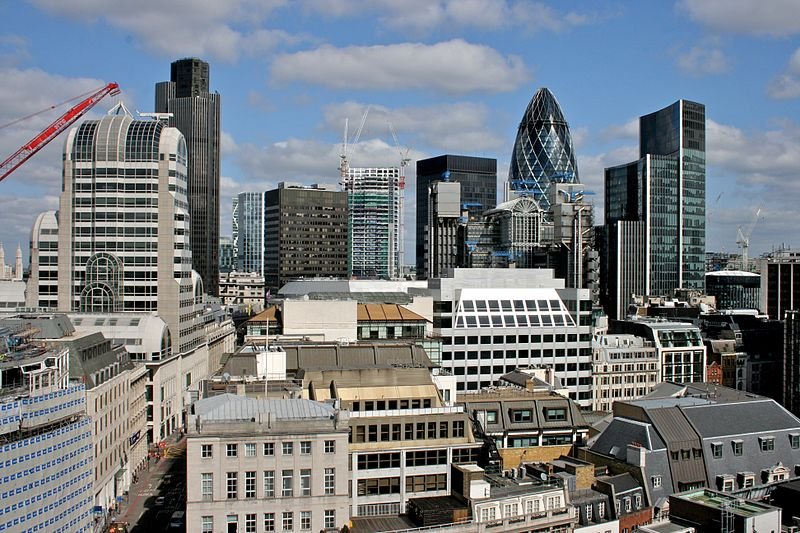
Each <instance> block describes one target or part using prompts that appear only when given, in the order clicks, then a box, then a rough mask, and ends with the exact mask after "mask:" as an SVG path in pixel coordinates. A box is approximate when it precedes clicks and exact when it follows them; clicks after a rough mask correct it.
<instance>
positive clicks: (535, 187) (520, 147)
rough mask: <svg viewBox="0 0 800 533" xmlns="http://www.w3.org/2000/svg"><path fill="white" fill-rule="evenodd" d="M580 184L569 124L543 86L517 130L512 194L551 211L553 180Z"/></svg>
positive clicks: (511, 172)
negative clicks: (548, 189) (550, 196)
mask: <svg viewBox="0 0 800 533" xmlns="http://www.w3.org/2000/svg"><path fill="white" fill-rule="evenodd" d="M552 182H556V183H580V180H579V179H578V165H577V163H575V150H574V149H573V147H572V137H571V136H570V133H569V125H568V124H567V121H566V120H565V119H564V114H563V113H562V112H561V106H559V105H558V101H557V100H556V97H555V96H553V93H551V92H550V91H549V90H548V89H547V88H545V87H542V88H541V89H539V90H538V91H536V94H535V95H533V98H532V99H531V101H530V103H529V104H528V107H527V109H526V110H525V114H524V115H523V116H522V121H521V122H520V123H519V129H518V130H517V139H516V141H515V142H514V151H513V152H512V153H511V167H510V168H509V171H508V189H509V193H510V194H509V196H510V195H511V194H514V193H516V194H523V195H529V196H533V198H534V199H535V200H536V201H537V203H538V204H539V207H541V208H542V210H544V211H549V210H550V200H549V198H548V197H547V188H548V186H549V185H550V183H552Z"/></svg>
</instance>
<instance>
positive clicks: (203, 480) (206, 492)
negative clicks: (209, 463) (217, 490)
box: [200, 472, 214, 500]
mask: <svg viewBox="0 0 800 533" xmlns="http://www.w3.org/2000/svg"><path fill="white" fill-rule="evenodd" d="M200 497H201V498H202V499H204V500H213V499H214V474H212V473H209V472H204V473H202V474H200Z"/></svg>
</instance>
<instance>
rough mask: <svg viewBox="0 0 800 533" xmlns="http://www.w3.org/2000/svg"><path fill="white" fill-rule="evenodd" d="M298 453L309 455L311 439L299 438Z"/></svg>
mask: <svg viewBox="0 0 800 533" xmlns="http://www.w3.org/2000/svg"><path fill="white" fill-rule="evenodd" d="M300 455H311V441H310V440H301V441H300Z"/></svg>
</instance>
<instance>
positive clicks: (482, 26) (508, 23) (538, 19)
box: [303, 0, 594, 34]
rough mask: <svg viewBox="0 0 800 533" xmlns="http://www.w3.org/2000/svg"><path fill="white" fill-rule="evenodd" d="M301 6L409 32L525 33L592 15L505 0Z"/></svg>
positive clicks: (343, 1) (560, 27)
mask: <svg viewBox="0 0 800 533" xmlns="http://www.w3.org/2000/svg"><path fill="white" fill-rule="evenodd" d="M303 6H304V8H305V9H306V11H308V12H316V13H324V14H325V15H326V16H330V17H350V16H358V15H364V14H376V15H377V16H378V19H379V21H380V23H381V24H382V25H383V26H385V27H388V28H392V29H393V30H396V31H403V32H406V33H409V32H410V33H412V34H422V33H429V32H432V31H442V30H444V31H448V30H450V31H452V30H458V29H462V28H466V29H470V30H476V31H483V32H485V31H496V30H502V29H507V28H512V27H517V28H520V29H521V30H522V31H524V32H526V33H536V32H540V31H552V32H562V31H566V30H568V29H570V28H572V27H575V26H582V25H585V24H588V23H589V22H590V21H591V20H592V19H593V18H594V16H592V15H588V14H581V13H576V12H564V13H562V12H558V11H556V10H555V9H553V8H552V7H550V6H548V5H547V4H545V3H543V2H531V1H507V0H361V1H357V0H306V1H305V2H304V3H303Z"/></svg>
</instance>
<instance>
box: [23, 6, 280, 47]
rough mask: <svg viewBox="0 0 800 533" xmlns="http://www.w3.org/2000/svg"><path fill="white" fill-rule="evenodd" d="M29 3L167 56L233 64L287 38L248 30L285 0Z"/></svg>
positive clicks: (277, 33) (265, 31)
mask: <svg viewBox="0 0 800 533" xmlns="http://www.w3.org/2000/svg"><path fill="white" fill-rule="evenodd" d="M31 1H32V2H33V3H34V5H36V6H37V7H39V8H40V9H42V10H43V11H46V12H48V13H51V14H56V15H61V16H65V17H69V18H72V19H74V20H77V21H80V22H87V21H88V22H95V21H97V20H103V21H105V22H107V23H108V24H110V25H111V26H114V27H116V28H120V29H122V30H125V31H128V32H130V33H131V34H133V36H135V37H136V38H137V39H138V41H139V43H140V45H141V46H142V47H143V48H146V49H148V50H150V51H152V52H155V53H157V54H161V55H168V56H171V57H172V56H176V55H195V56H212V57H215V58H217V59H220V60H223V61H234V60H236V59H237V57H239V55H240V54H241V53H243V52H245V53H248V54H259V53H263V52H265V51H267V50H270V49H272V47H274V46H275V45H276V44H277V43H279V42H282V41H284V40H286V39H288V38H289V36H288V34H286V33H285V32H282V31H277V30H263V29H258V30H256V29H254V28H253V27H252V26H253V25H254V24H257V23H259V22H261V21H263V20H264V18H265V17H266V16H267V15H269V13H270V12H271V11H272V10H273V9H275V8H276V7H279V6H282V5H284V4H286V2H285V0H226V1H224V2H220V1H218V0H169V1H167V2H164V1H162V0H119V1H115V2H109V1H107V0H31ZM240 26H245V28H244V29H240Z"/></svg>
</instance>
